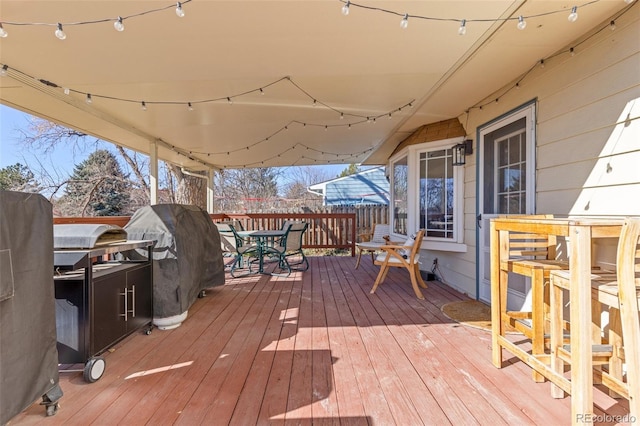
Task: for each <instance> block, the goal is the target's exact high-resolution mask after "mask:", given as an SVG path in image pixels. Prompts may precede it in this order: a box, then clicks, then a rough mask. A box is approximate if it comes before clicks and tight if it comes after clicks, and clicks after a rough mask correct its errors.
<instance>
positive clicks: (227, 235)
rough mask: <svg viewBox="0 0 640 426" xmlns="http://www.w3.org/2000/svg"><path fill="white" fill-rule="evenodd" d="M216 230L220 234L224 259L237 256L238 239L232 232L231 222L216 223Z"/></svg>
mask: <svg viewBox="0 0 640 426" xmlns="http://www.w3.org/2000/svg"><path fill="white" fill-rule="evenodd" d="M215 225H216V228H218V233H219V234H220V248H221V249H222V255H223V256H224V257H231V256H235V255H236V238H235V236H234V235H233V231H232V230H231V225H232V224H231V222H216V223H215Z"/></svg>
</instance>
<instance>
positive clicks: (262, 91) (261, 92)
mask: <svg viewBox="0 0 640 426" xmlns="http://www.w3.org/2000/svg"><path fill="white" fill-rule="evenodd" d="M260 94H261V95H264V90H262V87H261V88H260Z"/></svg>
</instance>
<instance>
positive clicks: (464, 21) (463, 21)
mask: <svg viewBox="0 0 640 426" xmlns="http://www.w3.org/2000/svg"><path fill="white" fill-rule="evenodd" d="M600 1H601V0H591V1H590V2H588V3H585V4H583V5H581V6H580V8H584V7H585V6H589V5H592V4H595V3H598V2H600ZM625 1H627V0H625ZM629 1H633V0H629ZM340 2H342V3H344V6H342V13H343V14H345V15H348V12H347V13H344V8H345V7H346V8H347V11H348V10H349V8H350V7H355V8H360V9H366V10H372V11H375V12H381V13H387V14H390V15H396V16H400V17H402V21H403V22H406V21H407V20H408V19H409V18H411V19H421V20H426V21H439V22H457V23H459V24H460V28H459V29H458V31H459V32H461V31H462V32H463V33H464V32H465V31H466V24H469V23H473V22H508V21H519V19H520V17H519V16H513V17H509V18H484V19H468V18H465V19H463V18H454V17H450V18H441V17H436V16H424V15H412V14H410V13H406V12H397V11H394V10H390V9H385V8H382V7H376V6H369V5H365V4H361V3H354V2H352V1H346V0H340ZM576 9H577V6H572V7H563V8H560V9H556V10H551V11H548V12H541V13H536V14H533V15H526V16H522V19H523V20H524V19H532V18H540V17H543V16H548V15H554V14H558V13H567V11H571V14H570V16H571V19H573V18H574V16H575V19H577V13H576ZM574 13H575V15H574ZM575 19H574V20H575ZM571 22H573V21H571ZM403 28H405V26H403ZM463 28H464V30H463ZM461 35H463V34H461Z"/></svg>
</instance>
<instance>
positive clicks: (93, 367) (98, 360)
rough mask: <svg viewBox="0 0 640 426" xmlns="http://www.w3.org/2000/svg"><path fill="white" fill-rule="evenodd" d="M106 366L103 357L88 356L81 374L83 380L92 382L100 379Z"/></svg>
mask: <svg viewBox="0 0 640 426" xmlns="http://www.w3.org/2000/svg"><path fill="white" fill-rule="evenodd" d="M106 367H107V363H106V361H105V360H104V358H102V357H100V356H97V357H92V358H89V361H87V363H86V364H85V365H84V372H83V374H82V376H83V377H84V380H85V382H89V383H93V382H97V381H98V380H100V377H102V375H103V374H104V370H105V368H106Z"/></svg>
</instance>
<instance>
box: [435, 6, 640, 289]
mask: <svg viewBox="0 0 640 426" xmlns="http://www.w3.org/2000/svg"><path fill="white" fill-rule="evenodd" d="M609 22H610V20H607V21H606V22H603V23H602V24H601V25H599V26H597V27H596V28H594V29H593V31H592V32H591V33H589V34H586V35H585V36H584V37H583V38H581V39H580V40H576V41H575V42H574V43H572V44H571V45H568V46H566V48H565V49H561V51H560V52H559V53H558V54H557V55H551V57H550V58H549V59H548V60H545V67H544V68H541V67H536V68H535V69H533V70H532V71H531V72H530V73H529V74H527V75H526V76H525V77H524V78H523V79H522V80H521V81H520V82H519V84H518V86H519V87H518V88H516V87H515V86H516V82H517V81H513V82H509V83H508V84H506V85H505V86H504V87H503V88H502V89H501V90H499V91H497V92H496V93H494V94H492V95H490V96H487V98H486V100H485V101H481V102H479V103H478V105H483V107H482V108H475V107H474V108H470V109H469V112H468V113H465V114H463V115H461V116H460V117H458V120H459V121H460V122H461V123H465V125H466V132H467V135H470V136H471V137H472V138H473V139H474V152H476V153H477V151H478V150H477V141H476V140H475V139H476V136H475V135H476V130H477V128H478V127H479V126H482V125H483V124H485V123H488V122H490V121H491V120H494V119H496V118H497V117H500V116H502V115H504V114H506V113H508V112H510V111H512V110H514V109H516V108H518V107H519V106H521V105H523V104H526V103H527V102H531V101H532V100H535V101H536V115H537V122H536V173H535V174H536V194H535V211H536V212H537V213H552V214H556V215H589V216H598V215H615V216H627V215H640V43H638V40H640V7H633V8H631V9H630V10H629V11H628V12H627V13H626V14H624V15H623V16H621V17H619V18H616V20H615V24H616V29H615V31H611V30H610V29H609V28H606V27H607V25H608V24H609ZM603 28H604V29H603ZM601 29H603V30H602V31H599V30H601ZM598 31H599V32H598ZM574 46H575V48H574V49H575V52H574V53H575V55H571V54H570V53H569V48H570V47H574ZM496 98H499V101H498V102H492V101H490V100H494V99H496ZM476 158H477V157H476V155H473V156H471V157H467V165H466V166H465V190H464V213H465V220H464V227H465V235H464V240H465V243H466V244H467V246H468V250H467V251H466V252H465V253H447V252H429V251H425V252H424V254H423V255H424V257H425V259H424V261H423V262H422V263H423V269H425V266H424V265H428V266H430V265H431V264H432V262H433V258H435V257H437V258H438V265H439V268H440V270H441V274H439V275H441V276H442V277H443V280H444V281H445V282H446V283H447V284H449V285H451V286H452V287H454V288H457V289H458V290H460V291H462V292H464V293H467V294H469V295H471V296H475V295H476V262H478V261H479V260H478V259H476V246H477V241H476V215H477V212H476V190H477V189H476V184H477V171H478V170H477V167H476V166H477V164H476ZM480 232H488V229H481V230H480ZM614 253H615V243H613V244H609V246H607V244H604V245H603V246H602V247H601V248H600V249H599V250H596V256H598V257H599V259H596V261H601V263H605V264H606V263H608V262H610V261H611V259H612V256H614Z"/></svg>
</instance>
